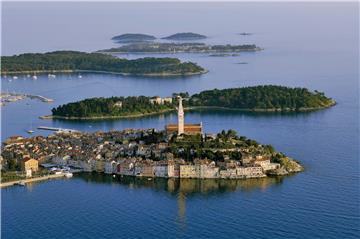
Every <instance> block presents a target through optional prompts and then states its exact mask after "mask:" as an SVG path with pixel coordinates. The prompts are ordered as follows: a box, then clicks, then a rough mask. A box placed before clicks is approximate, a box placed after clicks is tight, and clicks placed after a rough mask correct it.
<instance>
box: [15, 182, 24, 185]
mask: <svg viewBox="0 0 360 239" xmlns="http://www.w3.org/2000/svg"><path fill="white" fill-rule="evenodd" d="M15 184H16V185H19V186H25V182H24V181H20V182H18V183H15Z"/></svg>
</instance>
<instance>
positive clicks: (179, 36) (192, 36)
mask: <svg viewBox="0 0 360 239" xmlns="http://www.w3.org/2000/svg"><path fill="white" fill-rule="evenodd" d="M205 38H207V37H206V36H204V35H200V34H197V33H193V32H183V33H176V34H173V35H170V36H167V37H163V38H162V39H166V40H178V41H180V40H200V39H205Z"/></svg>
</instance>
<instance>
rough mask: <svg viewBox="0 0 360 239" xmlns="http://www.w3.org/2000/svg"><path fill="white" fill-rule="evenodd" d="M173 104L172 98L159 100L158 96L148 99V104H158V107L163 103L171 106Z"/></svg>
mask: <svg viewBox="0 0 360 239" xmlns="http://www.w3.org/2000/svg"><path fill="white" fill-rule="evenodd" d="M172 102H173V98H172V97H164V98H161V97H160V96H154V97H151V98H150V103H151V104H158V105H163V104H165V103H169V104H172Z"/></svg>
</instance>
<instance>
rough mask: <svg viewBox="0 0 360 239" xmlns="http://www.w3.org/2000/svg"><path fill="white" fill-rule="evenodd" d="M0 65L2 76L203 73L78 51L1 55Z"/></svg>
mask: <svg viewBox="0 0 360 239" xmlns="http://www.w3.org/2000/svg"><path fill="white" fill-rule="evenodd" d="M1 63H2V65H1V73H2V74H9V73H12V72H16V73H21V72H53V71H93V72H96V71H101V72H109V73H110V72H112V73H121V74H134V75H147V74H149V75H151V74H153V75H166V74H169V75H186V74H194V73H202V72H203V71H204V69H203V68H202V67H200V66H198V65H197V64H195V63H192V62H181V61H180V60H179V59H177V58H154V57H146V58H140V59H135V60H127V59H121V58H117V57H114V56H111V55H108V54H100V53H85V52H78V51H55V52H48V53H26V54H21V55H14V56H2V57H1Z"/></svg>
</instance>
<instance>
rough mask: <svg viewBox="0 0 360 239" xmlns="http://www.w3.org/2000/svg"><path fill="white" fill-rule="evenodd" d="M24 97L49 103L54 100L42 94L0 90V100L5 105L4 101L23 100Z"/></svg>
mask: <svg viewBox="0 0 360 239" xmlns="http://www.w3.org/2000/svg"><path fill="white" fill-rule="evenodd" d="M25 98H30V99H36V100H40V101H42V102H45V103H50V102H53V101H54V100H53V99H51V98H48V97H45V96H42V95H31V94H24V93H17V92H12V93H10V92H1V94H0V100H1V104H2V105H5V103H9V102H15V101H18V100H23V99H25Z"/></svg>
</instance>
